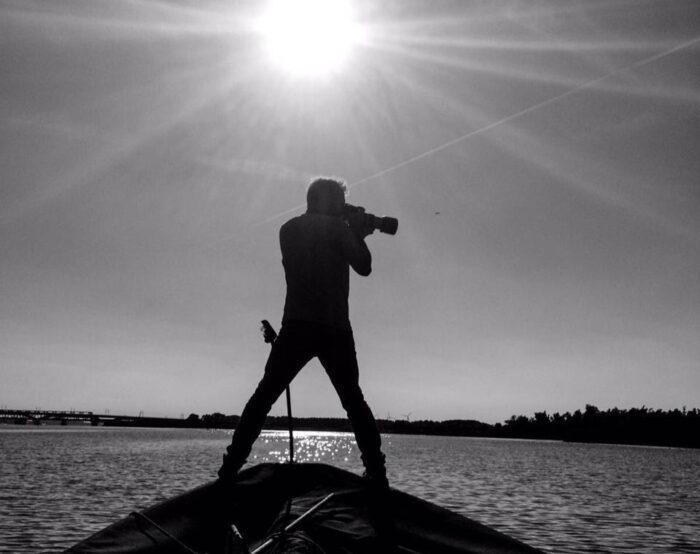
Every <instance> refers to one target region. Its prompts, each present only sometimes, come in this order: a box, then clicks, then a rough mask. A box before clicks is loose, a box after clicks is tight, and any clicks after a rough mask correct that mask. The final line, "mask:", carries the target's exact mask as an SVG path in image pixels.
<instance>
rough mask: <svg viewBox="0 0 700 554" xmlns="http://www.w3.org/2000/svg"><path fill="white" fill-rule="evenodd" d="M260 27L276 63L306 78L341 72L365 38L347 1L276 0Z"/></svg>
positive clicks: (270, 6)
mask: <svg viewBox="0 0 700 554" xmlns="http://www.w3.org/2000/svg"><path fill="white" fill-rule="evenodd" d="M257 30H258V31H259V32H260V33H261V34H262V36H263V37H264V38H265V41H266V45H267V49H268V52H269V54H270V56H271V58H272V60H273V61H274V62H275V63H277V64H278V65H280V66H281V67H282V68H283V69H284V70H286V71H288V72H289V73H291V74H293V75H297V76H306V77H320V76H325V75H328V74H331V73H336V72H338V71H340V70H341V69H342V67H343V65H344V62H346V61H347V59H348V58H349V56H350V54H351V52H352V50H353V47H354V46H356V45H357V44H358V43H359V42H360V41H361V40H362V29H361V27H360V25H358V24H357V23H356V22H355V21H354V14H353V13H352V6H351V5H350V2H349V1H347V0H272V1H271V2H270V3H269V5H268V6H267V9H266V10H265V12H264V13H263V15H262V16H261V17H260V19H259V20H258V22H257Z"/></svg>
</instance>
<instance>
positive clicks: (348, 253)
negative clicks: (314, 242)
mask: <svg viewBox="0 0 700 554" xmlns="http://www.w3.org/2000/svg"><path fill="white" fill-rule="evenodd" d="M373 231H374V229H368V228H365V227H359V226H354V227H353V226H352V222H351V226H350V227H349V226H347V225H346V224H345V223H343V224H342V229H341V230H340V245H341V250H342V252H343V256H344V257H345V259H346V260H347V261H348V263H349V264H350V267H352V268H353V269H354V270H355V272H356V273H358V274H359V275H362V276H363V277H367V276H368V275H369V274H370V273H372V254H371V253H370V251H369V248H368V247H367V243H366V242H365V237H366V236H367V235H369V234H371V233H372V232H373Z"/></svg>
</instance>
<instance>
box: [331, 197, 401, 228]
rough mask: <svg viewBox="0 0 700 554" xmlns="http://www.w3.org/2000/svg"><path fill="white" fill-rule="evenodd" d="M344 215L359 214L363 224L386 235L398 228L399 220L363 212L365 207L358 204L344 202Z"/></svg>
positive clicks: (346, 216)
mask: <svg viewBox="0 0 700 554" xmlns="http://www.w3.org/2000/svg"><path fill="white" fill-rule="evenodd" d="M343 213H344V217H345V218H346V219H347V218H348V217H350V216H351V215H357V214H361V215H362V217H363V218H364V222H363V223H364V224H365V225H367V226H368V227H370V228H372V229H375V230H377V231H379V232H381V233H386V234H387V235H395V234H396V231H397V230H398V228H399V220H398V219H396V218H395V217H387V216H382V217H379V216H376V215H374V214H369V213H367V212H365V209H364V208H362V207H360V206H353V205H352V204H345V208H344V210H343Z"/></svg>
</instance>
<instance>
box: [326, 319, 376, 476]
mask: <svg viewBox="0 0 700 554" xmlns="http://www.w3.org/2000/svg"><path fill="white" fill-rule="evenodd" d="M318 358H319V360H320V362H321V364H322V365H323V367H324V369H325V370H326V373H327V374H328V376H329V377H330V379H331V382H332V383H333V387H334V388H335V390H336V392H337V393H338V396H339V397H340V402H341V403H342V405H343V408H345V411H346V412H347V414H348V419H349V420H350V423H351V424H352V428H353V431H354V432H355V439H356V440H357V446H358V448H359V449H360V452H361V453H362V462H363V463H364V466H365V469H366V470H367V476H368V477H369V478H370V479H375V480H376V481H377V483H379V484H386V468H385V465H384V459H385V458H384V454H383V453H382V450H381V437H380V436H379V430H378V429H377V422H376V421H375V419H374V415H373V414H372V410H371V409H370V407H369V406H368V405H367V402H366V401H365V398H364V395H363V394H362V389H360V380H359V370H358V366H357V354H356V353H355V341H354V339H353V335H352V331H329V332H328V333H327V336H325V337H323V339H322V344H321V345H320V348H319V352H318Z"/></svg>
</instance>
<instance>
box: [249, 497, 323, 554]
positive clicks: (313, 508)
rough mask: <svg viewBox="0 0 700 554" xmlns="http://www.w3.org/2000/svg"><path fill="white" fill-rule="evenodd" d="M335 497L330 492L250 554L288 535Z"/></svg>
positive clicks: (257, 553)
mask: <svg viewBox="0 0 700 554" xmlns="http://www.w3.org/2000/svg"><path fill="white" fill-rule="evenodd" d="M333 496H335V493H334V492H332V493H330V494H329V495H327V496H325V497H324V498H323V499H322V500H320V501H319V502H317V503H316V504H314V505H313V506H311V508H309V509H308V510H306V511H305V512H304V513H303V514H301V515H300V516H299V517H298V518H296V519H295V520H294V521H292V522H291V523H290V524H289V525H287V526H286V527H284V528H283V529H282V531H281V532H280V533H276V534H275V535H273V536H272V537H270V538H268V539H267V540H266V541H265V542H264V543H262V544H261V545H260V546H258V547H257V548H256V549H255V550H253V551H252V552H251V554H259V553H260V552H262V551H263V550H265V549H266V548H268V547H269V546H271V545H272V544H273V543H274V542H275V540H276V539H277V538H278V537H279V536H280V535H285V534H287V533H289V532H290V531H291V530H292V529H294V528H295V527H296V526H297V525H299V524H301V522H302V521H304V520H305V519H306V518H307V517H309V516H310V515H312V514H313V513H315V512H316V511H318V509H319V508H320V507H321V506H323V505H324V504H325V503H326V502H328V501H329V500H330V499H331V498H333Z"/></svg>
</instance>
